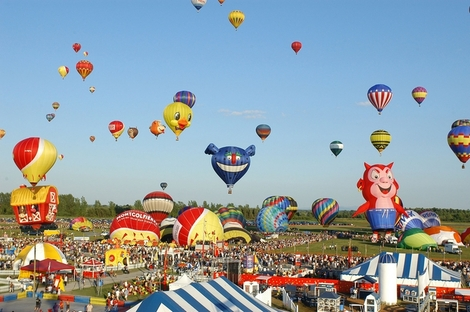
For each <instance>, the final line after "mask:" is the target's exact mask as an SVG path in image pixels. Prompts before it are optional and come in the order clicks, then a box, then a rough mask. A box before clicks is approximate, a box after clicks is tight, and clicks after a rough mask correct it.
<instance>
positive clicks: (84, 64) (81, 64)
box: [75, 60, 93, 81]
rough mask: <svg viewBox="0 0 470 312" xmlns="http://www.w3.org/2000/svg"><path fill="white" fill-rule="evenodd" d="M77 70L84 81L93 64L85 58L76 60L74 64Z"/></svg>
mask: <svg viewBox="0 0 470 312" xmlns="http://www.w3.org/2000/svg"><path fill="white" fill-rule="evenodd" d="M75 68H76V69H77V72H78V73H79V74H80V76H82V78H83V81H85V79H86V77H88V75H89V74H91V72H92V71H93V64H91V62H89V61H86V60H81V61H78V63H77V65H76V66H75Z"/></svg>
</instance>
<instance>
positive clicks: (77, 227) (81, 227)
mask: <svg viewBox="0 0 470 312" xmlns="http://www.w3.org/2000/svg"><path fill="white" fill-rule="evenodd" d="M69 229H70V230H74V231H80V232H89V231H91V230H93V223H92V222H91V221H90V220H89V219H87V218H85V217H77V218H74V219H72V220H71V221H70V223H69Z"/></svg>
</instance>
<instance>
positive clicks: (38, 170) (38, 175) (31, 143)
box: [13, 137, 57, 186]
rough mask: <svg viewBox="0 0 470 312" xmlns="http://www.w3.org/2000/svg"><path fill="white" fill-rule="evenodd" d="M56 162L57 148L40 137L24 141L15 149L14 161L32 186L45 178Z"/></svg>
mask: <svg viewBox="0 0 470 312" xmlns="http://www.w3.org/2000/svg"><path fill="white" fill-rule="evenodd" d="M56 160H57V150H56V148H55V146H54V145H53V144H52V143H51V142H49V141H47V140H45V139H41V138H38V137H30V138H27V139H24V140H22V141H20V142H18V143H17V144H16V145H15V147H14V148H13V161H14V162H15V164H16V166H17V167H18V169H20V170H21V172H22V173H23V177H25V178H26V179H27V180H28V181H29V183H31V185H32V186H35V185H36V184H37V183H38V182H39V181H40V180H41V179H44V178H45V176H46V173H47V172H48V171H49V170H50V169H51V168H52V166H54V164H55V162H56Z"/></svg>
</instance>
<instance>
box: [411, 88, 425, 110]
mask: <svg viewBox="0 0 470 312" xmlns="http://www.w3.org/2000/svg"><path fill="white" fill-rule="evenodd" d="M426 95H428V91H427V90H426V89H425V88H423V87H416V88H414V89H413V90H412V91H411V96H413V99H415V101H416V102H417V103H418V106H421V103H423V101H424V99H426Z"/></svg>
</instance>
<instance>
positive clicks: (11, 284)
mask: <svg viewBox="0 0 470 312" xmlns="http://www.w3.org/2000/svg"><path fill="white" fill-rule="evenodd" d="M14 290H15V285H13V282H11V281H10V292H11V293H12V292H13V291H14Z"/></svg>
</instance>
